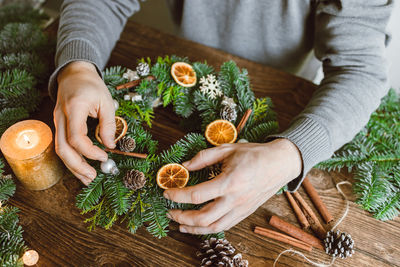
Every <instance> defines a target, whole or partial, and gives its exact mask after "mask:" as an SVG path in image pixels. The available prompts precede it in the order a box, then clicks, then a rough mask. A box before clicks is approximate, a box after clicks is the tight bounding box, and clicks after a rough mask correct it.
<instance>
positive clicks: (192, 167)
mask: <svg viewBox="0 0 400 267" xmlns="http://www.w3.org/2000/svg"><path fill="white" fill-rule="evenodd" d="M231 151H232V149H231V146H230V145H221V146H219V147H213V148H208V149H204V150H202V151H200V152H199V153H197V155H196V156H194V158H192V159H191V160H189V161H187V162H184V163H183V165H184V166H185V167H186V168H187V169H188V170H189V171H197V170H200V169H203V168H205V167H207V166H211V165H213V164H215V163H217V162H220V161H222V160H223V159H224V158H226V157H227V156H228V155H229V153H230V152H231Z"/></svg>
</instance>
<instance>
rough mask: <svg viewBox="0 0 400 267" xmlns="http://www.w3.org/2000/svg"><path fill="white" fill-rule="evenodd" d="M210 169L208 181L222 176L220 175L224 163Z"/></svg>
mask: <svg viewBox="0 0 400 267" xmlns="http://www.w3.org/2000/svg"><path fill="white" fill-rule="evenodd" d="M208 169H209V171H208V179H213V178H215V177H217V176H218V175H220V173H221V172H222V163H216V164H214V165H211V166H210V167H208Z"/></svg>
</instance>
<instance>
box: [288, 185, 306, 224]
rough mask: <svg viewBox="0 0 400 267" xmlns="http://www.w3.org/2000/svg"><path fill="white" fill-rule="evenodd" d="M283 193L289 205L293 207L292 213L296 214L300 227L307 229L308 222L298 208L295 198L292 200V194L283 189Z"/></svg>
mask: <svg viewBox="0 0 400 267" xmlns="http://www.w3.org/2000/svg"><path fill="white" fill-rule="evenodd" d="M285 195H286V197H287V199H288V200H289V203H290V205H291V206H292V208H293V211H294V213H295V214H296V217H297V220H298V221H299V223H300V225H301V227H302V228H303V229H309V228H310V223H309V222H308V220H307V218H306V216H305V215H304V213H303V211H302V210H301V209H300V207H299V205H298V204H297V202H296V200H294V198H293V196H292V195H291V194H290V193H289V192H287V191H285Z"/></svg>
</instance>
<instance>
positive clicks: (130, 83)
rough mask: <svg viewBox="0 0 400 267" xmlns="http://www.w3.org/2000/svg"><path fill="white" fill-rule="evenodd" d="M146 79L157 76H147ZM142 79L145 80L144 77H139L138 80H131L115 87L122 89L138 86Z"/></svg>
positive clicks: (150, 79)
mask: <svg viewBox="0 0 400 267" xmlns="http://www.w3.org/2000/svg"><path fill="white" fill-rule="evenodd" d="M144 79H146V80H148V81H152V80H154V79H155V77H154V76H147V77H146V78H144ZM141 81H143V79H138V80H134V81H130V82H127V83H123V84H120V85H118V86H117V87H115V89H116V90H122V89H128V88H132V87H135V86H138V85H139V84H140V82H141Z"/></svg>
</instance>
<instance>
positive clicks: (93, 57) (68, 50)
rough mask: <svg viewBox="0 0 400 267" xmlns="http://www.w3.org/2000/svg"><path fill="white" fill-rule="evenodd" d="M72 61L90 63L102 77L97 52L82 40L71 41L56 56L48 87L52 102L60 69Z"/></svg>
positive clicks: (55, 93) (55, 97) (55, 96)
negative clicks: (54, 68) (54, 67)
mask: <svg viewBox="0 0 400 267" xmlns="http://www.w3.org/2000/svg"><path fill="white" fill-rule="evenodd" d="M73 61H86V62H89V63H92V64H93V65H94V66H95V67H96V69H97V72H98V73H99V75H100V76H101V75H102V74H101V69H100V67H99V64H100V57H99V55H98V53H97V51H96V50H95V49H94V48H93V47H92V46H91V45H90V44H89V43H88V42H86V41H84V40H72V41H71V42H69V43H67V44H66V45H64V46H63V47H62V48H60V49H58V51H57V54H56V59H55V62H56V70H55V71H54V72H53V74H51V76H50V79H49V85H48V89H49V95H50V97H51V98H52V99H53V100H54V101H55V100H56V99H57V87H58V85H57V75H58V73H59V72H60V70H61V69H62V68H64V67H65V66H66V65H67V64H68V63H71V62H73Z"/></svg>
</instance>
